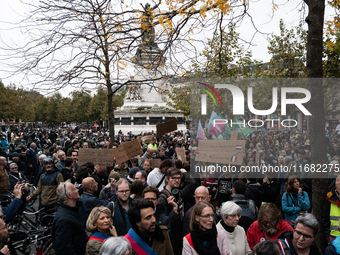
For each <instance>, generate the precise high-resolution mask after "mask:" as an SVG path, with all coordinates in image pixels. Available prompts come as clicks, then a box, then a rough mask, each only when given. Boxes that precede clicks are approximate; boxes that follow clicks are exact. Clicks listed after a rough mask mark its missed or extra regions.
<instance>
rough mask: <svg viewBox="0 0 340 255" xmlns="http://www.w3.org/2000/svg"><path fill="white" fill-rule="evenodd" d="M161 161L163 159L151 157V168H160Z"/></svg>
mask: <svg viewBox="0 0 340 255" xmlns="http://www.w3.org/2000/svg"><path fill="white" fill-rule="evenodd" d="M161 163H162V160H161V159H160V158H157V159H150V167H151V168H159V166H160V165H161Z"/></svg>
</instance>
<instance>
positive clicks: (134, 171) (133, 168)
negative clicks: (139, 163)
mask: <svg viewBox="0 0 340 255" xmlns="http://www.w3.org/2000/svg"><path fill="white" fill-rule="evenodd" d="M138 171H140V168H139V167H136V166H134V167H131V169H130V171H129V175H135V174H136V173H137V172H138Z"/></svg>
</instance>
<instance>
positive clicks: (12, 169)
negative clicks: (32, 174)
mask: <svg viewBox="0 0 340 255" xmlns="http://www.w3.org/2000/svg"><path fill="white" fill-rule="evenodd" d="M8 177H9V183H10V184H11V187H12V189H13V188H14V186H15V184H17V183H18V182H22V181H25V183H29V181H28V179H27V178H26V176H25V175H24V174H23V173H22V172H19V171H18V165H17V164H16V163H11V164H10V165H9V173H8Z"/></svg>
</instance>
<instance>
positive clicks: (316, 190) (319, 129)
mask: <svg viewBox="0 0 340 255" xmlns="http://www.w3.org/2000/svg"><path fill="white" fill-rule="evenodd" d="M305 3H306V4H307V5H308V9H309V12H308V16H307V18H306V22H307V23H308V36H307V79H308V89H309V91H310V92H311V100H310V101H309V106H308V109H309V110H310V112H311V114H312V116H311V118H310V127H311V128H310V145H311V159H312V164H327V163H328V161H327V154H326V137H325V110H324V93H323V82H322V76H323V70H322V53H323V41H322V36H323V23H324V11H325V0H305ZM325 175H326V176H322V178H320V177H321V176H320V175H318V176H314V178H313V179H312V189H313V191H312V192H313V199H312V205H313V214H314V215H315V217H316V218H317V220H318V221H319V223H320V232H319V238H318V239H317V245H318V247H319V248H320V249H321V250H322V251H324V249H325V248H326V246H327V243H326V239H325V236H324V235H323V229H322V226H321V218H322V210H323V205H324V201H325V199H326V194H327V188H328V187H327V186H328V185H327V174H325Z"/></svg>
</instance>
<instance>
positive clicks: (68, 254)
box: [52, 204, 87, 255]
mask: <svg viewBox="0 0 340 255" xmlns="http://www.w3.org/2000/svg"><path fill="white" fill-rule="evenodd" d="M52 242H53V248H54V250H55V253H56V254H63V255H84V254H85V249H86V243H87V236H86V233H85V228H84V223H83V222H82V220H81V219H80V214H79V209H78V207H71V206H68V205H64V204H61V205H60V207H59V209H58V211H57V213H56V215H55V217H54V220H53V223H52Z"/></svg>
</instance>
